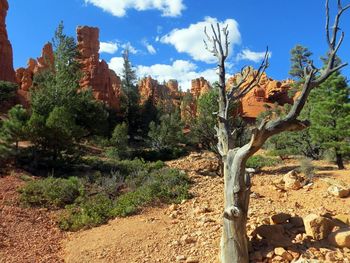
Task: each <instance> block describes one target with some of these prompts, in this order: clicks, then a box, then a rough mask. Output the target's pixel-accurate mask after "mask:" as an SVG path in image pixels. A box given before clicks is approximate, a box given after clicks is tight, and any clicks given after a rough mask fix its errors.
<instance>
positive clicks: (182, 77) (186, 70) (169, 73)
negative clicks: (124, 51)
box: [109, 57, 218, 90]
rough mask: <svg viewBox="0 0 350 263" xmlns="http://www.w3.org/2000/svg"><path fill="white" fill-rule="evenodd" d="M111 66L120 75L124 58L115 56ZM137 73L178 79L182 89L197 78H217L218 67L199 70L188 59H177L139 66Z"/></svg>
mask: <svg viewBox="0 0 350 263" xmlns="http://www.w3.org/2000/svg"><path fill="white" fill-rule="evenodd" d="M109 67H110V68H111V69H113V70H114V71H115V72H116V73H117V74H118V75H119V76H120V75H121V74H122V72H123V58H122V57H114V58H112V59H111V61H110V62H109ZM136 73H137V76H138V77H139V78H143V77H147V76H151V77H152V78H154V79H156V80H158V81H159V83H162V82H163V81H168V80H170V79H176V80H177V81H178V82H179V86H180V87H181V88H182V90H187V89H190V88H191V81H192V80H193V79H195V78H199V77H204V78H205V79H207V80H208V81H210V82H214V81H216V80H217V78H218V77H217V74H216V69H215V68H212V69H206V70H204V71H200V70H198V67H197V65H196V64H194V63H192V62H190V61H187V60H175V61H173V62H172V64H155V65H151V66H142V65H141V66H137V67H136Z"/></svg>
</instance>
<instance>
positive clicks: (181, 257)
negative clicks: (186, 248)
mask: <svg viewBox="0 0 350 263" xmlns="http://www.w3.org/2000/svg"><path fill="white" fill-rule="evenodd" d="M184 260H186V256H184V255H180V256H177V257H176V261H184Z"/></svg>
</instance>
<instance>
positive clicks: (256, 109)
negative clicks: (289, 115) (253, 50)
mask: <svg viewBox="0 0 350 263" xmlns="http://www.w3.org/2000/svg"><path fill="white" fill-rule="evenodd" d="M238 78H239V75H234V76H232V77H231V78H229V80H228V83H227V87H228V89H230V87H231V86H232V85H233V84H234V83H236V82H237V80H238ZM252 78H253V70H251V73H250V75H249V76H248V78H247V80H246V83H249V81H250V80H252ZM291 84H292V81H291V80H286V81H276V80H273V79H271V78H269V77H268V76H267V75H266V73H263V75H262V77H261V79H260V81H259V83H258V85H257V87H255V88H253V89H252V90H251V91H250V92H248V94H247V95H246V96H244V97H243V98H242V99H241V101H240V105H239V114H240V115H241V116H242V117H243V118H245V119H246V120H255V119H256V118H257V117H258V116H259V114H260V113H262V112H264V111H266V110H267V109H268V108H274V107H275V104H278V105H284V104H286V103H289V104H292V103H293V98H291V97H289V96H288V91H289V90H290V88H291ZM244 87H245V85H242V88H244Z"/></svg>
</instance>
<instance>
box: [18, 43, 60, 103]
mask: <svg viewBox="0 0 350 263" xmlns="http://www.w3.org/2000/svg"><path fill="white" fill-rule="evenodd" d="M54 62H55V56H54V53H53V48H52V44H51V43H50V42H48V43H46V44H45V45H44V47H43V49H42V52H41V56H40V57H38V58H37V59H33V58H30V59H29V60H28V63H27V67H26V68H19V69H17V70H16V82H17V83H18V85H19V89H18V91H17V95H18V96H17V99H18V102H19V103H21V104H22V105H24V106H26V107H28V105H29V100H30V98H29V91H30V88H31V87H32V84H33V78H34V75H35V74H37V73H40V72H42V71H44V70H48V69H50V68H51V69H53V67H54Z"/></svg>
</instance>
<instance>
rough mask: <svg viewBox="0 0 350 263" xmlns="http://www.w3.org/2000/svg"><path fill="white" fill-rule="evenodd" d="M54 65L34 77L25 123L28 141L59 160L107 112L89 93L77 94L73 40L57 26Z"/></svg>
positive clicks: (98, 124)
mask: <svg viewBox="0 0 350 263" xmlns="http://www.w3.org/2000/svg"><path fill="white" fill-rule="evenodd" d="M53 43H54V48H55V50H54V54H55V65H54V68H53V69H48V70H46V71H44V72H42V73H40V74H36V75H35V78H34V82H33V83H34V84H33V85H34V86H35V88H34V89H32V93H31V110H32V115H31V118H30V120H29V122H28V128H29V136H30V140H31V141H32V143H33V144H34V146H35V148H36V149H38V150H40V151H43V152H45V154H46V156H50V157H52V159H53V160H54V161H55V160H56V159H62V158H63V155H66V156H67V154H69V153H70V151H71V150H72V149H73V146H74V145H75V144H76V143H77V142H79V140H81V138H85V137H87V136H90V135H93V134H98V133H100V132H101V130H103V127H105V126H106V125H105V124H106V120H107V112H106V111H105V110H104V108H103V106H102V104H101V103H100V102H97V101H96V100H95V99H94V98H93V96H92V92H91V91H81V90H79V89H80V85H79V81H80V79H81V73H80V69H79V68H80V65H79V63H78V62H77V58H78V55H79V54H78V49H77V45H76V43H75V40H74V38H72V37H68V36H67V35H65V34H64V33H63V25H62V24H60V25H59V27H58V29H57V30H56V32H55V37H54V39H53Z"/></svg>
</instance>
